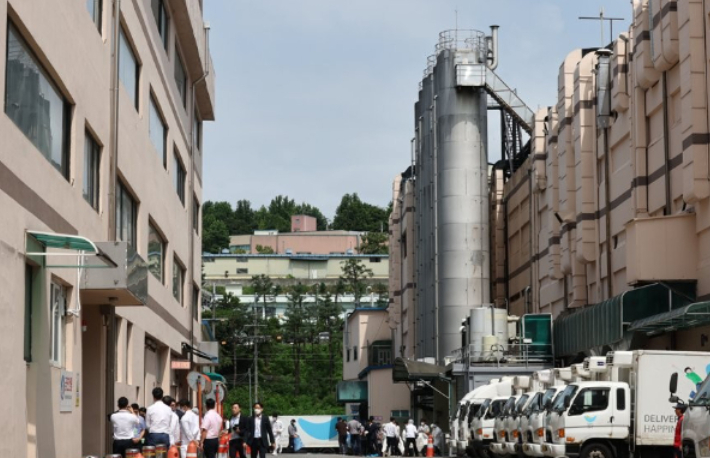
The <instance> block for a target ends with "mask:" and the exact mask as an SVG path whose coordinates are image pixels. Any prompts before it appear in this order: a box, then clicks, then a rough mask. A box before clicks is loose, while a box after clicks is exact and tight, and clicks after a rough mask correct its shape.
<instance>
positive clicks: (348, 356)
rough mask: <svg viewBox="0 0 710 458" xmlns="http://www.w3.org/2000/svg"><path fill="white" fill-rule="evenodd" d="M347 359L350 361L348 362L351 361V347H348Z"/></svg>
mask: <svg viewBox="0 0 710 458" xmlns="http://www.w3.org/2000/svg"><path fill="white" fill-rule="evenodd" d="M345 361H348V362H349V361H350V348H348V351H347V358H346V359H345Z"/></svg>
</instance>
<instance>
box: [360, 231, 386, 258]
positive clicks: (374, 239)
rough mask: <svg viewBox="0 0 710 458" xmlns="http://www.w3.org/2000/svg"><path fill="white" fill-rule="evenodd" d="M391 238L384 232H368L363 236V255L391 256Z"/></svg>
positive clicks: (361, 247)
mask: <svg viewBox="0 0 710 458" xmlns="http://www.w3.org/2000/svg"><path fill="white" fill-rule="evenodd" d="M388 242H389V236H388V235H387V234H386V233H384V232H368V233H366V234H365V235H363V236H362V242H361V243H360V248H359V249H358V251H359V252H360V253H361V254H389V246H388V245H387V243H388Z"/></svg>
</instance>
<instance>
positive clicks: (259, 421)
mask: <svg viewBox="0 0 710 458" xmlns="http://www.w3.org/2000/svg"><path fill="white" fill-rule="evenodd" d="M252 412H253V413H254V414H253V415H252V416H251V417H250V418H249V421H248V422H247V423H248V426H247V428H248V429H247V444H249V447H251V458H257V456H258V457H259V458H265V457H266V451H267V450H268V449H269V448H270V446H271V444H273V443H274V432H273V430H272V429H271V421H269V417H267V416H266V415H263V412H264V406H263V405H262V404H261V403H260V402H256V403H254V406H253V409H252Z"/></svg>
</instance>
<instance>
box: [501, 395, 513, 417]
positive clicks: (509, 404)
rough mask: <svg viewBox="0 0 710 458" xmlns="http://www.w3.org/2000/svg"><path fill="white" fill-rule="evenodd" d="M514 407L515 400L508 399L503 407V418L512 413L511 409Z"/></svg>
mask: <svg viewBox="0 0 710 458" xmlns="http://www.w3.org/2000/svg"><path fill="white" fill-rule="evenodd" d="M514 407H515V398H509V399H508V401H507V402H506V403H505V406H504V407H503V416H504V417H506V416H508V415H510V414H511V413H513V408H514Z"/></svg>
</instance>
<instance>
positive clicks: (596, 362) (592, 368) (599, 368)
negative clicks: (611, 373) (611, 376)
mask: <svg viewBox="0 0 710 458" xmlns="http://www.w3.org/2000/svg"><path fill="white" fill-rule="evenodd" d="M607 369H608V366H607V364H606V358H605V357H603V356H590V357H589V372H606V371H607Z"/></svg>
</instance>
